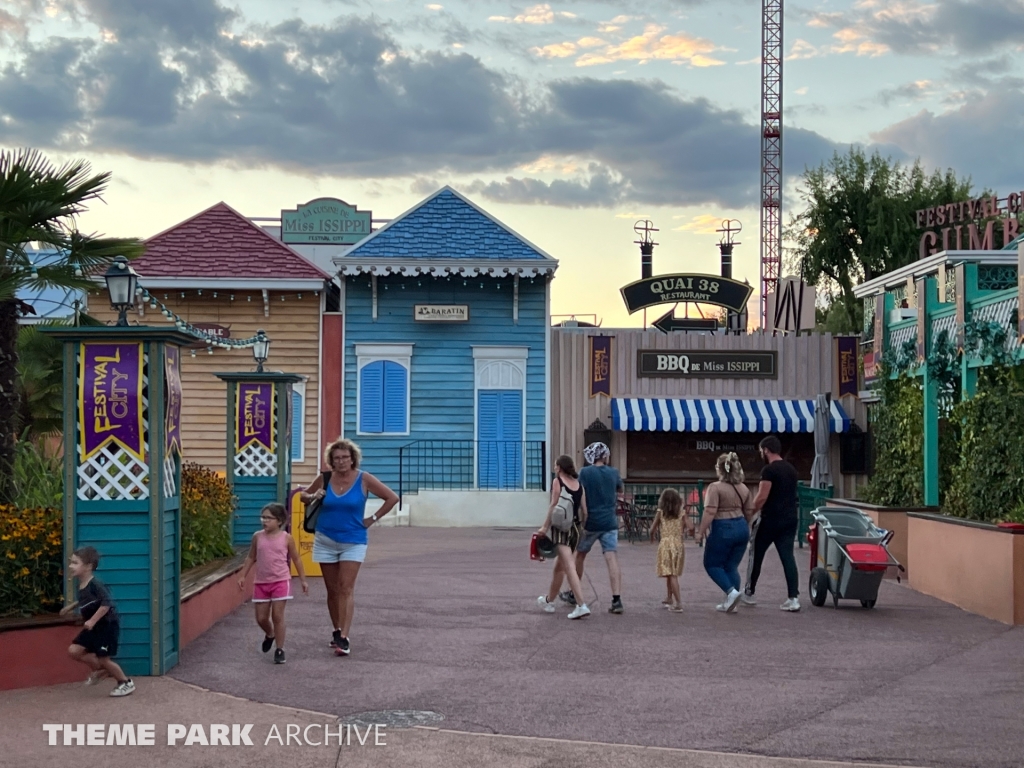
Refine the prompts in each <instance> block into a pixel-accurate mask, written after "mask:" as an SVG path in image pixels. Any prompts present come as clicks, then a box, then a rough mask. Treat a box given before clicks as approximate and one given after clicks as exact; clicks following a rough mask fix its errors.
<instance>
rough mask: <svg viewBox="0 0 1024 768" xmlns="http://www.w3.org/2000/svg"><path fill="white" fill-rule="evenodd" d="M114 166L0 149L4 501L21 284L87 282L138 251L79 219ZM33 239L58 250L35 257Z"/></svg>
mask: <svg viewBox="0 0 1024 768" xmlns="http://www.w3.org/2000/svg"><path fill="white" fill-rule="evenodd" d="M109 181H110V174H109V173H100V174H96V175H93V174H92V168H91V167H90V166H89V164H88V163H86V162H85V161H82V160H76V161H72V162H68V163H65V164H64V165H61V166H60V167H57V166H55V165H53V163H51V162H50V161H49V160H48V159H47V158H46V157H45V156H44V155H43V154H42V153H40V152H39V151H37V150H34V149H22V150H11V151H8V150H2V151H0V504H5V503H11V502H12V501H13V495H14V486H13V471H14V469H13V468H14V452H15V446H16V443H17V439H18V431H19V426H20V424H19V422H20V414H21V407H20V403H19V400H20V397H19V393H18V387H17V369H18V317H19V316H20V315H21V314H23V313H25V312H30V311H32V310H31V307H28V306H27V305H26V304H24V302H22V301H20V300H19V299H18V297H17V291H18V289H20V288H23V287H28V288H44V287H61V288H76V289H82V290H88V289H89V288H94V287H95V282H94V276H95V275H96V274H97V273H99V272H100V271H102V270H103V269H104V268H105V267H106V266H107V265H108V264H109V263H110V262H111V261H113V259H114V257H116V256H126V257H128V258H129V259H131V258H135V257H136V256H138V255H140V254H141V253H142V250H143V246H142V243H140V242H139V241H138V240H137V239H134V238H107V237H97V236H94V235H83V234H82V233H81V232H79V231H78V228H77V226H76V224H77V221H76V220H77V217H78V216H79V215H80V214H81V213H82V212H84V211H85V210H86V203H88V202H90V201H92V200H98V199H100V198H101V195H102V193H103V191H104V190H105V189H106V186H107V183H108V182H109ZM30 243H38V244H39V245H41V246H42V247H45V248H52V249H56V250H57V251H58V252H59V253H60V254H61V255H60V257H59V258H58V259H55V260H53V261H50V262H48V263H46V264H42V265H37V264H33V263H32V260H31V258H30V256H29V254H28V252H27V248H28V245H29V244H30Z"/></svg>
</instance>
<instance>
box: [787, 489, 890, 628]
mask: <svg viewBox="0 0 1024 768" xmlns="http://www.w3.org/2000/svg"><path fill="white" fill-rule="evenodd" d="M811 518H812V519H813V521H814V523H813V525H812V526H811V529H810V531H809V533H808V537H807V541H808V545H809V548H810V550H811V578H810V584H809V588H808V591H809V592H810V595H811V603H813V604H814V605H816V606H818V607H821V606H823V605H824V604H825V600H826V598H827V597H828V596H829V594H831V595H832V604H833V605H834V606H836V607H837V608H838V607H839V601H840V600H860V604H861V605H862V606H863V607H865V608H874V607H875V601H876V600H877V599H878V587H879V585H880V584H881V583H882V578H883V577H884V576H885V572H886V571H887V570H888V569H889V568H898V569H899V570H900V571H904V570H906V569H905V568H904V567H903V566H902V565H900V563H899V561H897V560H896V558H895V557H893V556H892V554H891V553H890V552H889V550H888V548H887V545H888V543H889V542H890V541H891V540H892V537H893V532H892V531H885V530H883V529H881V528H879V527H878V526H876V525H875V523H874V521H873V520H872V519H871V518H870V517H868V516H867V515H865V514H864V513H863V512H861V511H860V510H859V509H852V508H850V507H818V508H817V509H815V510H814V511H812V512H811ZM896 578H897V579H898V578H899V576H898V575H897V577H896Z"/></svg>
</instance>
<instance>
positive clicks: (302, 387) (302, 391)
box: [292, 381, 309, 464]
mask: <svg viewBox="0 0 1024 768" xmlns="http://www.w3.org/2000/svg"><path fill="white" fill-rule="evenodd" d="M292 391H293V392H298V394H299V397H301V398H302V413H301V414H298V415H297V414H295V413H292V433H294V432H295V425H296V423H297V424H298V425H299V429H300V430H301V433H300V435H299V453H298V455H295V454H294V453H293V454H292V462H293V463H299V464H301V463H302V462H304V461H305V460H306V412H307V411H308V410H309V409H308V408H307V407H306V382H304V381H297V382H295V383H294V384H292Z"/></svg>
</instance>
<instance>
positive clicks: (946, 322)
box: [932, 315, 956, 344]
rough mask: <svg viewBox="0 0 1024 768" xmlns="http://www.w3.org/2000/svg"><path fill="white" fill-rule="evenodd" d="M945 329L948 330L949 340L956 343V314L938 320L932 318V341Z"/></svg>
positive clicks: (947, 336)
mask: <svg viewBox="0 0 1024 768" xmlns="http://www.w3.org/2000/svg"><path fill="white" fill-rule="evenodd" d="M943 331H945V332H946V338H947V341H949V342H951V343H953V344H955V343H956V315H950V316H949V317H940V318H939V319H937V320H932V343H934V342H935V340H936V339H938V338H939V334H940V333H942V332H943Z"/></svg>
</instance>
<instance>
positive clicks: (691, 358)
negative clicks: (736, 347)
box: [636, 349, 779, 379]
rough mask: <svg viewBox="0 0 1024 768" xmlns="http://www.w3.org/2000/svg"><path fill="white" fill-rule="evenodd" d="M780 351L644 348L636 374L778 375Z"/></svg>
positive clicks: (698, 376)
mask: <svg viewBox="0 0 1024 768" xmlns="http://www.w3.org/2000/svg"><path fill="white" fill-rule="evenodd" d="M777 359H778V352H733V351H731V350H721V351H714V352H704V351H693V352H675V351H671V350H667V349H656V350H655V349H650V350H649V349H641V350H639V351H637V356H636V374H637V376H639V377H641V378H674V379H687V378H693V379H775V378H778V376H779V373H778V365H777Z"/></svg>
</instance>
